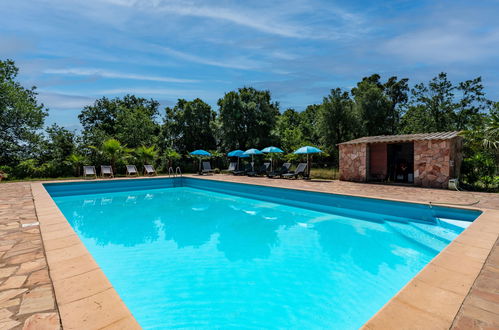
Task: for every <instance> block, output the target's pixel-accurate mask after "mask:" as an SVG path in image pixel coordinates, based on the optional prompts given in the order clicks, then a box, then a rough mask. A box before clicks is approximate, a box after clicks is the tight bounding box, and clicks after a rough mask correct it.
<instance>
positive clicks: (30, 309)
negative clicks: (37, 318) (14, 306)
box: [18, 285, 54, 315]
mask: <svg viewBox="0 0 499 330" xmlns="http://www.w3.org/2000/svg"><path fill="white" fill-rule="evenodd" d="M52 309H54V296H53V292H52V286H51V285H43V286H39V287H37V288H34V289H33V290H30V291H28V292H26V293H24V295H23V297H22V302H21V307H20V309H19V313H18V315H22V314H29V313H37V312H43V311H47V310H52Z"/></svg>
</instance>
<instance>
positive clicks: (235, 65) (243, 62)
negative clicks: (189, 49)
mask: <svg viewBox="0 0 499 330" xmlns="http://www.w3.org/2000/svg"><path fill="white" fill-rule="evenodd" d="M159 50H160V51H161V52H163V53H164V54H167V55H170V56H174V57H177V58H179V59H182V60H185V61H189V62H194V63H199V64H206V65H212V66H218V67H222V68H230V69H241V70H253V69H257V68H259V67H261V66H262V63H260V62H258V61H253V60H250V59H247V58H244V57H237V58H234V57H232V58H231V59H230V60H213V59H209V58H206V57H203V56H197V55H193V54H189V53H186V52H182V51H179V50H175V49H172V48H169V47H159Z"/></svg>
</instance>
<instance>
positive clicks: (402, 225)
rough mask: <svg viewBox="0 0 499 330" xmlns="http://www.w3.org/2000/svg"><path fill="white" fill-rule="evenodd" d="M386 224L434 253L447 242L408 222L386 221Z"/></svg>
mask: <svg viewBox="0 0 499 330" xmlns="http://www.w3.org/2000/svg"><path fill="white" fill-rule="evenodd" d="M386 225H387V226H388V227H389V228H390V229H392V230H393V231H394V232H396V233H397V234H399V235H401V236H403V237H404V238H406V239H408V240H410V241H411V242H413V243H418V244H419V245H422V246H424V247H426V248H427V249H430V250H432V251H433V252H435V253H438V252H439V251H441V250H442V249H443V248H444V247H445V246H446V245H447V244H448V243H449V241H448V240H445V239H442V238H441V237H437V236H436V235H434V234H432V233H430V232H428V231H425V230H421V229H419V228H417V227H415V226H413V225H412V224H411V223H409V222H394V221H387V222H386Z"/></svg>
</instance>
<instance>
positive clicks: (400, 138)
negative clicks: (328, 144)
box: [338, 131, 459, 145]
mask: <svg viewBox="0 0 499 330" xmlns="http://www.w3.org/2000/svg"><path fill="white" fill-rule="evenodd" d="M458 134H459V131H453V132H435V133H419V134H402V135H378V136H365V137H361V138H358V139H355V140H350V141H346V142H342V143H338V145H341V144H358V143H397V142H410V141H421V140H450V139H453V138H455V137H456V136H458Z"/></svg>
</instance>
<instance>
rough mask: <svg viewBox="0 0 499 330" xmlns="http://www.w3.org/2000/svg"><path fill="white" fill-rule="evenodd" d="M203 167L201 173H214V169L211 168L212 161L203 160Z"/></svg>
mask: <svg viewBox="0 0 499 330" xmlns="http://www.w3.org/2000/svg"><path fill="white" fill-rule="evenodd" d="M202 165H203V166H202V168H201V174H205V173H213V169H212V168H211V164H210V162H203V164H202Z"/></svg>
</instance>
